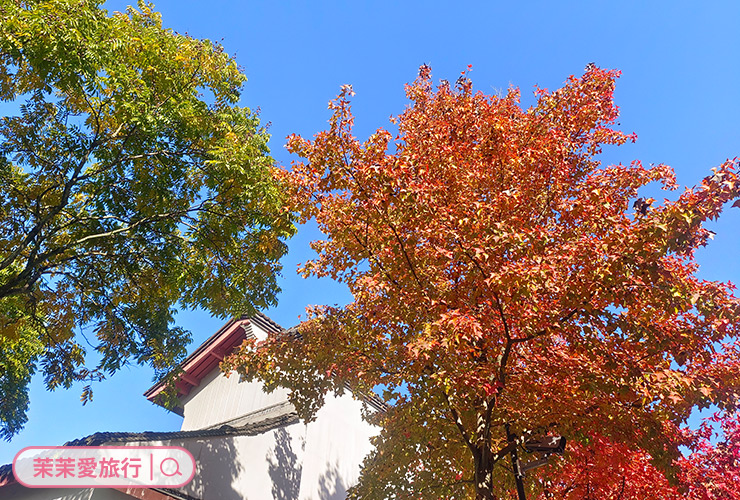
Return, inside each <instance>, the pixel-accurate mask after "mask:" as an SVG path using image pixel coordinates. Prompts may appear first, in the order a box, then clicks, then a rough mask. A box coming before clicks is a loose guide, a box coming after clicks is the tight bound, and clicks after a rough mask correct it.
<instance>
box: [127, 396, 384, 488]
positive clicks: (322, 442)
mask: <svg viewBox="0 0 740 500" xmlns="http://www.w3.org/2000/svg"><path fill="white" fill-rule="evenodd" d="M361 408H362V403H360V402H359V401H356V400H354V399H353V398H352V396H351V395H350V394H349V393H345V394H344V395H343V396H341V397H336V396H331V395H330V396H327V400H326V404H325V405H324V407H323V408H322V409H321V410H319V412H318V413H317V415H316V420H315V421H313V422H311V423H310V424H308V425H306V424H303V423H296V424H291V425H288V426H285V427H281V428H278V429H273V430H271V431H268V432H266V433H264V434H260V435H258V436H238V437H223V438H211V439H185V440H173V441H168V442H163V443H151V444H164V445H170V446H182V447H184V448H186V449H188V450H189V451H190V452H191V453H192V454H193V457H195V461H196V464H197V465H198V471H197V472H196V477H195V479H194V480H193V482H192V483H190V484H189V485H188V486H186V487H184V488H182V490H183V491H184V492H186V493H188V494H189V495H192V496H194V497H196V498H203V499H211V498H219V499H223V500H242V499H244V498H246V499H250V500H263V499H274V500H299V499H300V500H339V499H344V498H345V497H346V491H347V488H349V487H350V486H352V485H353V484H355V483H356V482H357V478H358V477H359V473H360V465H361V464H362V461H363V459H364V458H365V456H366V455H367V454H368V453H370V451H371V450H372V446H371V445H370V437H371V436H373V435H375V434H377V432H378V429H377V428H376V427H372V426H370V425H369V424H368V423H366V422H365V421H364V420H362V418H361ZM132 444H134V443H132ZM136 444H141V443H136Z"/></svg>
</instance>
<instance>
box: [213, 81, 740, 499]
mask: <svg viewBox="0 0 740 500" xmlns="http://www.w3.org/2000/svg"><path fill="white" fill-rule="evenodd" d="M617 76H618V72H616V71H606V70H602V69H599V68H596V67H589V68H588V69H587V70H586V72H585V74H584V75H583V76H581V77H571V78H569V79H568V81H567V82H566V84H565V85H564V86H563V87H562V88H561V89H559V90H556V91H554V92H550V91H547V90H544V89H541V90H538V91H537V93H536V94H537V102H536V104H535V105H533V106H532V107H530V108H526V109H524V108H522V106H521V105H520V102H519V91H518V90H515V89H511V90H509V91H508V93H506V94H505V95H500V96H489V95H485V94H482V93H480V92H474V91H473V89H472V83H471V82H470V80H469V79H468V78H467V73H463V75H462V76H461V77H460V79H459V80H458V82H457V83H456V85H454V86H452V85H450V84H448V83H445V82H443V83H442V84H440V85H439V86H437V87H436V88H435V87H434V86H433V84H432V80H431V74H430V70H429V68H428V67H422V68H421V71H420V76H419V78H418V79H417V80H416V81H415V82H414V83H412V84H410V85H408V86H407V87H406V94H407V96H408V98H409V99H410V101H411V104H410V106H409V107H408V108H407V109H406V110H405V111H404V112H403V113H402V114H401V115H400V116H398V117H397V118H395V119H394V120H393V123H394V125H395V126H396V127H397V129H398V131H397V134H394V133H391V132H389V131H387V130H383V129H380V130H378V131H377V132H375V133H374V134H373V135H372V136H371V137H370V138H369V139H368V140H367V141H365V142H360V141H359V140H358V139H356V138H355V137H353V135H352V125H353V119H354V118H353V116H352V113H351V109H350V97H351V95H352V90H351V88H350V87H348V86H347V87H344V88H343V90H342V93H341V94H340V96H339V97H338V98H337V99H336V100H335V101H333V102H332V103H331V104H330V109H331V111H332V113H333V115H332V118H331V121H330V127H329V129H328V130H326V131H324V132H321V133H319V134H317V135H316V137H315V138H314V139H313V140H307V139H303V138H301V137H298V136H293V137H291V138H290V139H289V142H288V148H289V150H290V151H291V152H293V153H295V154H297V155H298V156H299V157H301V158H302V159H303V161H301V162H297V163H295V164H294V165H293V166H292V168H291V170H289V171H285V172H283V174H282V177H283V180H284V181H285V182H286V183H287V184H288V185H289V186H290V189H291V192H290V196H291V198H292V203H293V209H294V210H295V211H297V212H298V213H299V214H300V215H301V217H302V219H303V221H307V220H309V219H314V220H315V221H316V222H317V223H318V226H319V228H320V229H321V231H322V232H323V233H324V234H325V235H326V239H325V240H323V241H318V242H315V243H314V248H315V249H316V251H317V252H318V257H317V258H316V259H315V260H313V261H311V262H308V263H307V264H306V265H305V268H304V271H305V273H307V274H313V275H315V276H320V277H326V276H328V277H331V278H333V279H336V280H339V281H341V282H343V283H346V284H347V286H348V287H349V289H350V291H351V292H352V295H353V298H354V301H353V302H352V303H350V304H348V305H347V306H344V307H315V308H313V309H312V310H311V311H310V315H309V316H310V317H309V319H308V321H306V322H305V323H304V324H303V325H302V326H301V328H300V332H301V341H298V342H297V341H295V339H293V338H292V337H291V338H286V337H283V338H274V339H271V340H269V341H268V342H266V343H264V344H262V345H260V346H259V347H258V348H257V349H255V346H254V345H252V344H245V345H244V346H243V347H242V349H241V350H240V351H239V352H238V353H237V354H236V355H235V356H234V357H232V358H231V359H230V360H229V361H228V362H227V363H226V364H225V366H224V368H226V369H234V368H235V369H237V370H238V371H239V372H240V373H241V374H242V375H243V376H245V377H247V378H250V379H253V378H259V379H261V380H263V381H264V382H265V383H266V386H267V387H268V388H274V387H278V386H285V387H289V388H290V389H291V390H292V398H293V401H294V403H295V405H296V406H297V408H298V410H299V412H300V413H301V414H302V415H303V416H304V417H306V418H311V416H312V415H313V414H314V413H315V411H316V410H317V409H318V408H319V407H320V406H321V404H322V402H323V398H324V396H325V394H326V393H327V392H328V391H330V390H338V391H342V390H343V389H344V387H345V386H346V385H347V384H348V385H349V386H350V387H352V388H353V389H355V390H357V391H360V392H362V391H372V390H375V391H378V392H379V393H380V394H382V395H383V397H384V398H385V400H386V401H387V403H388V405H389V408H388V411H386V412H381V413H375V414H371V415H369V416H368V418H369V419H370V420H371V421H372V422H374V423H376V424H377V425H378V426H379V427H380V433H379V435H378V437H377V438H376V440H375V445H376V452H375V453H374V454H373V456H371V457H369V458H368V459H367V461H366V463H365V466H364V469H363V472H362V476H361V478H360V482H359V484H358V485H357V486H356V487H355V488H353V490H352V494H353V495H354V496H355V497H357V498H371V499H377V498H391V497H394V498H468V497H476V498H485V499H489V498H510V497H511V495H512V488H513V479H512V474H511V471H510V470H507V466H508V462H507V456H506V455H505V454H500V453H497V452H498V451H499V450H501V449H503V448H504V447H505V446H506V445H507V436H506V433H505V431H504V428H505V425H506V424H509V425H510V426H511V429H512V431H513V432H514V433H515V434H516V435H517V436H520V437H521V438H522V439H524V438H527V437H537V436H543V435H547V434H557V435H564V436H567V438H568V440H569V443H570V445H569V449H568V451H567V452H566V454H565V456H564V457H563V458H559V459H554V460H552V462H553V464H552V465H549V466H547V467H542V468H540V469H534V470H532V471H530V472H528V473H527V478H526V479H525V481H526V487H527V489H528V493H529V495H531V496H532V498H538V497H541V498H563V499H571V498H615V499H616V498H624V499H627V498H674V497H671V496H670V495H681V494H683V493H681V492H685V491H687V490H686V488H687V481H693V480H696V481H698V480H700V479H701V477H700V475H696V476H691V473H690V469H691V467H690V466H688V465H687V463H688V462H686V459H685V458H682V455H681V453H680V452H679V446H682V445H687V444H689V443H690V441H691V439H693V438H691V436H690V433H689V432H688V431H686V430H685V428H686V422H687V419H688V417H689V415H690V414H691V412H692V411H693V410H694V409H695V408H697V407H707V406H710V405H716V406H719V407H720V408H723V409H725V410H727V411H728V412H729V413H728V415H731V414H732V412H733V411H734V410H735V407H736V404H737V400H738V394H739V393H740V376H739V374H740V369H739V368H740V345H739V344H738V326H739V325H738V318H739V317H740V314H739V313H740V303H739V302H738V299H737V298H736V297H735V296H734V295H733V290H734V287H733V286H732V285H731V284H729V283H719V282H711V281H706V280H702V279H700V278H698V277H697V275H696V271H697V265H696V263H695V261H694V251H695V250H696V249H697V248H698V247H699V246H702V245H704V244H706V242H707V239H708V237H709V236H710V233H709V232H708V231H707V230H706V229H704V228H703V226H702V224H703V223H704V222H705V221H707V220H709V219H714V218H716V217H717V216H718V215H719V213H720V212H721V211H722V209H723V207H724V206H725V204H726V203H727V202H729V201H731V200H734V199H737V198H738V196H739V195H740V180H738V173H737V164H736V162H735V161H727V162H725V163H724V164H722V165H720V166H719V167H717V168H716V169H714V173H713V174H712V175H711V176H708V177H707V178H706V179H704V180H703V182H702V183H701V184H700V185H699V186H697V187H694V188H692V189H687V190H686V191H685V192H684V193H683V194H681V195H680V196H679V197H678V199H677V200H676V201H668V200H665V201H663V202H662V203H658V202H656V200H652V199H647V200H646V199H643V198H639V190H640V188H642V187H643V186H646V185H647V184H650V183H660V184H661V185H662V186H663V188H664V189H667V190H673V189H675V188H676V185H675V179H674V175H673V171H672V170H671V169H670V168H669V167H667V166H665V165H657V166H650V167H645V166H643V165H642V164H641V163H640V162H637V161H636V162H632V163H631V164H629V165H621V164H620V165H603V164H602V163H601V162H600V161H599V160H598V154H599V153H600V152H601V149H602V147H603V146H605V145H621V144H624V143H625V142H627V141H630V140H634V137H633V136H630V135H627V134H624V133H622V132H620V131H618V130H616V129H615V128H614V126H615V123H616V118H617V114H618V110H617V107H616V106H615V105H614V102H613V90H614V86H615V79H616V78H617ZM722 342H723V343H724V344H723V346H720V343H722ZM596 442H598V443H599V444H598V446H596V445H595V444H594V443H596ZM594 454H595V455H594ZM525 458H526V457H525ZM697 467H699V466H698V465H697ZM619 470H621V471H623V472H624V474H622V475H621V476H620V474H615V473H614V472H613V471H619ZM697 470H698V469H697ZM610 471H612V472H611V473H610ZM687 471H688V472H687ZM583 474H586V475H587V476H583ZM620 477H625V478H626V479H625V483H624V485H621V483H620V482H619V481H618V480H621V479H619V478H620ZM691 477H694V478H695V479H690V478H691ZM640 478H642V479H640ZM628 479H629V481H630V482H629V484H628V483H627V481H628ZM610 481H611V482H610ZM640 481H649V485H648V484H642V483H640ZM574 485H575V486H574ZM589 485H590V486H589ZM568 488H571V489H570V490H568ZM589 488H590V489H589ZM620 488H621V490H620ZM607 491H608V492H609V493H608V494H607V493H605V492H607ZM620 491H621V493H620ZM589 492H590V493H589ZM659 492H660V493H659ZM547 495H552V496H550V497H548V496H547ZM589 495H590V496H589ZM651 495H652V496H651ZM661 495H662V496H661ZM696 498H704V497H701V496H698V497H696ZM717 498H720V497H717Z"/></svg>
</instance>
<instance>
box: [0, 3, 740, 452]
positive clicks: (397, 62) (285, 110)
mask: <svg viewBox="0 0 740 500" xmlns="http://www.w3.org/2000/svg"><path fill="white" fill-rule="evenodd" d="M126 4H127V2H124V1H119V0H111V1H109V2H108V3H107V4H106V6H107V7H108V9H109V10H122V9H124V8H125V6H126ZM156 9H157V10H159V11H161V12H162V14H163V19H164V24H165V25H166V26H168V27H171V28H173V29H175V30H176V31H179V32H181V33H184V32H187V33H189V34H190V35H192V36H195V37H199V38H210V39H212V40H217V41H221V43H222V44H223V45H224V46H225V48H226V50H227V51H228V52H229V53H230V54H232V55H235V57H236V59H237V61H238V62H239V64H240V65H241V66H242V67H243V70H244V72H245V73H246V74H247V76H248V78H249V82H248V83H247V85H246V88H245V92H244V95H243V104H244V105H247V106H250V107H253V108H257V107H259V108H260V109H261V115H262V119H263V121H265V122H270V123H271V126H270V131H271V133H272V142H271V147H272V151H273V156H274V157H275V158H276V159H277V160H278V161H279V162H281V163H283V164H288V163H289V162H290V158H289V157H288V155H287V154H286V152H285V151H284V149H283V144H284V142H285V137H286V136H287V135H288V134H290V133H299V134H302V135H305V136H312V135H313V134H314V133H316V132H318V131H319V130H322V129H323V128H325V126H326V122H327V119H328V118H329V113H328V111H327V109H326V105H327V102H328V101H329V100H330V99H332V98H333V97H334V96H335V95H336V94H337V93H338V92H339V87H340V85H342V84H346V83H350V84H352V85H353V86H354V89H355V91H356V92H357V96H356V97H355V99H354V111H355V114H356V117H357V118H356V133H357V135H358V136H360V137H363V138H364V137H366V136H367V135H369V133H370V132H371V131H373V130H374V129H375V128H378V127H381V126H387V125H388V117H389V116H390V115H397V114H399V113H400V112H401V111H402V110H403V108H404V106H405V104H406V103H405V99H404V94H403V84H404V83H406V82H409V81H411V80H413V79H414V77H415V76H416V74H417V71H418V67H419V66H420V65H421V64H423V63H427V64H430V65H431V66H432V69H433V74H434V77H435V78H438V79H442V78H445V79H449V80H454V79H456V78H457V75H458V74H459V72H460V71H462V70H463V69H465V68H466V66H467V65H468V64H472V65H473V71H472V72H471V74H470V76H471V78H472V80H473V83H474V88H476V89H477V90H481V91H483V92H486V93H492V92H497V91H499V90H502V89H503V90H505V89H506V88H507V87H509V86H510V85H513V86H517V87H520V88H521V90H522V95H523V102H524V103H525V104H526V103H531V102H532V97H531V90H532V88H533V86H534V85H539V86H541V87H548V88H551V89H554V88H557V87H559V86H560V85H561V84H562V83H563V82H564V81H565V79H566V78H567V77H568V76H569V75H571V74H581V72H582V71H583V68H584V67H585V65H586V64H587V63H589V62H594V63H596V64H597V65H599V66H601V67H606V68H617V69H620V70H621V71H622V72H623V74H622V78H621V79H620V80H619V82H618V84H617V91H616V101H617V104H618V105H619V106H620V107H621V111H622V114H621V120H620V121H621V124H622V128H623V129H624V130H625V131H627V132H636V133H637V135H638V141H637V143H636V144H634V145H628V146H624V147H622V148H619V149H615V150H609V151H608V152H607V154H605V155H604V157H603V159H604V160H605V161H608V162H611V163H615V162H629V161H631V160H632V159H640V160H642V161H643V162H645V163H651V162H655V163H658V162H663V163H667V164H669V165H671V166H673V167H674V168H675V169H676V173H677V176H678V181H679V183H680V184H682V185H694V184H696V183H698V182H699V181H700V180H701V178H702V177H704V176H705V175H707V174H708V173H710V169H711V168H712V167H713V166H716V165H718V164H719V163H721V162H722V161H724V160H725V159H726V158H732V157H734V156H736V155H740V31H739V30H738V29H737V26H738V22H739V21H740V2H736V1H729V0H728V1H724V2H719V1H716V2H703V3H702V4H700V3H699V2H679V1H670V2H669V1H664V2H658V1H652V2H644V1H639V2H638V1H621V2H606V1H596V0H589V1H583V2H552V1H550V2H544V1H543V2H495V1H486V2H483V1H480V2H458V3H456V5H455V6H454V7H453V6H452V5H451V3H450V2H433V1H407V2H403V3H401V2H369V1H356V2H349V1H345V2H328V1H321V2H307V1H303V2H288V1H282V2H275V1H269V2H268V1H262V2H258V1H249V2H246V1H236V0H233V1H225V0H209V1H197V0H167V1H160V2H159V3H157V4H156ZM709 228H710V229H712V230H714V231H715V232H716V233H717V235H716V237H715V240H714V241H713V242H711V244H710V246H709V247H707V248H705V249H702V250H701V251H700V252H699V254H698V260H699V263H700V265H701V275H702V276H703V277H704V278H707V279H718V280H723V281H724V280H731V281H733V282H734V283H740V263H739V260H740V259H739V258H738V256H739V252H738V248H739V247H740V235H739V234H738V233H739V229H740V210H738V209H737V208H735V209H730V208H729V207H727V209H726V212H725V213H724V214H723V216H722V218H721V219H720V221H719V222H718V223H714V224H712V225H711V226H710V227H709ZM317 237H318V235H317V234H316V232H315V231H313V230H312V229H310V228H301V231H300V232H299V235H298V236H297V237H296V238H295V239H294V240H293V241H291V242H290V254H289V255H288V257H287V258H286V259H285V270H284V279H283V285H282V286H283V290H284V291H283V293H282V295H281V297H280V305H279V306H278V307H277V308H275V309H273V310H270V311H266V312H267V314H268V315H270V316H271V317H272V318H273V319H275V320H276V321H277V322H279V323H281V324H282V325H283V326H291V325H293V324H295V323H296V322H297V321H298V316H299V314H301V313H302V312H303V310H304V307H305V306H306V305H307V304H309V303H330V304H333V303H344V302H346V301H347V300H348V299H349V297H348V294H347V293H346V292H345V291H344V290H343V289H342V288H340V287H339V286H337V285H336V284H333V283H331V282H325V281H316V280H303V279H302V278H300V277H298V276H296V274H295V268H296V264H297V263H299V262H303V261H305V260H306V259H307V258H309V257H310V255H311V253H310V250H309V249H308V245H307V243H308V241H310V240H311V239H315V238H317ZM179 318H180V320H179V321H180V324H181V325H182V326H184V327H186V328H188V329H190V330H191V331H192V332H193V338H194V342H193V345H191V346H190V351H192V350H193V349H194V348H195V347H197V345H198V344H200V342H202V341H203V340H205V339H206V338H207V337H208V336H210V335H211V334H212V333H213V332H214V331H215V330H216V329H217V328H218V327H219V326H220V325H221V323H222V322H221V321H220V320H214V319H213V318H210V317H208V316H207V315H206V314H203V313H199V312H188V313H183V314H181V315H180V317H179ZM151 375H152V374H151V372H150V371H149V370H148V369H146V368H139V367H131V368H129V369H124V370H122V371H121V372H119V373H118V374H117V375H115V376H114V377H112V379H110V380H108V381H105V382H103V383H101V384H98V385H97V386H96V387H95V388H94V389H95V395H94V400H93V402H92V403H90V404H88V405H87V406H85V407H82V406H81V405H80V403H79V396H80V390H81V388H80V387H75V388H73V389H70V390H68V391H64V390H59V391H56V392H54V393H48V392H46V391H45V390H44V389H43V384H42V382H41V380H38V379H37V380H35V381H34V384H33V388H32V392H31V409H30V413H29V422H28V424H27V425H26V429H25V430H24V431H23V432H21V433H20V434H19V435H18V436H17V437H16V438H15V439H14V440H13V441H11V442H10V443H5V442H2V443H0V464H2V463H8V462H10V461H11V460H12V458H13V456H14V455H15V453H16V452H17V451H19V450H20V449H21V448H23V447H25V446H32V445H37V446H53V445H60V444H62V443H64V442H66V441H68V440H70V439H75V438H79V437H82V436H85V435H88V434H91V433H94V432H98V431H142V430H177V429H179V427H180V422H181V420H180V417H178V416H176V415H173V414H170V413H168V412H166V411H165V410H163V409H161V408H159V407H156V406H153V405H151V404H150V403H149V402H148V401H147V400H146V399H145V398H144V397H143V396H142V393H143V392H144V391H145V390H146V389H147V388H148V387H149V386H150V385H151Z"/></svg>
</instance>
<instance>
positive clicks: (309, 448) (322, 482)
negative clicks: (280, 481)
mask: <svg viewBox="0 0 740 500" xmlns="http://www.w3.org/2000/svg"><path fill="white" fill-rule="evenodd" d="M361 409H362V403H361V402H360V401H357V400H355V399H354V398H352V396H351V395H350V394H349V393H345V394H344V395H342V396H339V397H336V396H332V395H328V396H327V398H326V403H325V404H324V406H323V407H322V408H321V410H319V411H318V413H317V414H316V420H314V421H313V422H311V423H309V424H308V425H307V426H306V450H305V453H304V462H303V475H302V479H301V491H300V496H299V498H300V499H301V500H339V499H344V498H345V497H346V492H347V489H348V488H349V487H350V486H352V485H354V484H356V483H357V479H358V477H359V475H360V466H361V465H362V461H363V459H364V458H365V457H366V456H367V455H368V454H369V453H370V452H371V451H372V445H371V444H370V438H371V437H372V436H375V435H377V434H378V432H379V429H378V428H377V427H374V426H371V425H370V424H368V423H367V422H365V421H364V420H362V414H361Z"/></svg>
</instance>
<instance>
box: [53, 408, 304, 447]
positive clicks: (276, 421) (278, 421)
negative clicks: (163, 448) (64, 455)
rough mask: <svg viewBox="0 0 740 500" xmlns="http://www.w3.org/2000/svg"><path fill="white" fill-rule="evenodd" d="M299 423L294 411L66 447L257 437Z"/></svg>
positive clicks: (104, 435) (106, 435)
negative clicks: (245, 421)
mask: <svg viewBox="0 0 740 500" xmlns="http://www.w3.org/2000/svg"><path fill="white" fill-rule="evenodd" d="M297 422H298V414H297V413H296V412H294V411H291V412H289V413H286V414H284V415H280V416H277V417H268V418H265V419H264V420H260V421H258V422H253V423H250V424H246V425H243V426H240V427H232V426H230V425H222V426H221V427H218V428H216V429H198V430H192V431H173V432H96V433H95V434H91V435H89V436H87V437H84V438H80V439H75V440H74V441H69V442H68V443H65V444H64V446H101V445H102V444H105V443H109V444H110V443H136V442H142V441H171V440H177V439H193V438H206V437H224V436H256V435H258V434H263V433H265V432H267V431H271V430H273V429H277V428H278V427H284V426H286V425H291V424H295V423H297Z"/></svg>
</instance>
